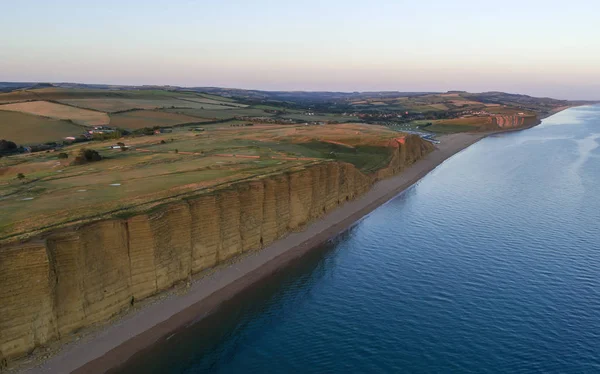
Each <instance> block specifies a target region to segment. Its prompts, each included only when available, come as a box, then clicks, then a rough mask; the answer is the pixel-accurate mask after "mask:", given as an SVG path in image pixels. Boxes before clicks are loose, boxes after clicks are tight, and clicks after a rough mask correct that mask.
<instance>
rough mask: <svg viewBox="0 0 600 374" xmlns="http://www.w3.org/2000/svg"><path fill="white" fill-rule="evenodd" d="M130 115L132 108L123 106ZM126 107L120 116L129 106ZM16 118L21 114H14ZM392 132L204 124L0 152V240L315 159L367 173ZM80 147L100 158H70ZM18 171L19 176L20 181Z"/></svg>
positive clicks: (377, 164) (381, 160) (385, 157)
mask: <svg viewBox="0 0 600 374" xmlns="http://www.w3.org/2000/svg"><path fill="white" fill-rule="evenodd" d="M129 113H135V112H129ZM129 113H123V114H129ZM14 114H18V115H21V116H23V114H19V113H14ZM397 136H398V133H397V132H395V131H391V130H389V129H387V128H385V127H380V126H369V125H330V126H302V125H297V126H294V125H255V126H252V127H231V126H229V125H227V124H215V125H211V126H206V127H205V131H203V132H199V133H198V132H193V131H188V130H187V129H185V128H177V129H175V130H174V131H173V133H169V134H162V135H155V136H142V137H132V138H124V139H122V140H121V141H123V142H125V143H126V144H127V145H128V146H129V147H130V148H129V150H127V151H121V150H113V149H110V148H109V146H110V145H112V144H114V142H115V140H111V141H105V142H92V143H84V144H76V145H72V146H68V147H66V148H64V150H63V151H62V152H66V153H68V154H69V155H70V156H69V158H68V159H58V157H57V153H45V152H44V153H33V154H22V155H15V156H9V157H3V158H0V210H1V211H2V215H0V239H2V238H6V237H8V236H11V235H16V234H19V233H25V232H31V231H33V230H37V229H40V228H44V227H51V226H52V225H61V224H65V223H67V222H70V221H73V220H85V219H89V218H91V217H95V216H97V215H99V214H100V215H105V214H108V215H111V214H121V213H123V212H124V211H127V212H135V211H140V210H144V209H148V208H149V207H152V206H153V205H155V204H159V203H162V202H165V201H166V200H168V199H171V198H173V197H174V196H179V197H183V196H187V195H189V194H195V193H197V191H198V190H202V189H204V188H209V187H214V186H216V185H220V184H223V183H231V182H233V181H236V180H243V179H247V178H251V177H254V176H257V175H264V174H268V173H279V172H283V171H285V170H289V169H290V168H295V167H302V166H306V165H309V164H312V163H315V162H326V161H327V160H339V161H345V162H350V163H352V164H354V165H356V166H357V167H359V168H361V169H362V170H364V171H365V172H371V171H375V170H377V169H379V168H381V167H383V166H385V165H387V162H388V161H389V157H390V151H389V149H388V148H387V145H388V144H389V140H390V139H391V138H394V137H397ZM82 147H91V148H93V149H95V150H97V151H98V152H99V153H100V154H101V155H102V156H103V158H104V159H103V160H101V161H99V162H94V163H89V164H84V165H71V161H72V159H73V157H74V155H75V154H76V153H77V152H78V150H79V149H80V148H82ZM19 173H22V174H24V175H25V179H23V180H19V179H18V178H17V175H18V174H19Z"/></svg>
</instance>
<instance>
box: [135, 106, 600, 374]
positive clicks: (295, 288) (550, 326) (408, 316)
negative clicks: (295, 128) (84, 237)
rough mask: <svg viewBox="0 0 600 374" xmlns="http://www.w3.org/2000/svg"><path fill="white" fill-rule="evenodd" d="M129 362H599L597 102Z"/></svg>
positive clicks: (239, 368) (149, 365)
mask: <svg viewBox="0 0 600 374" xmlns="http://www.w3.org/2000/svg"><path fill="white" fill-rule="evenodd" d="M123 372H145V373H205V372H215V373H242V372H244V373H246V372H277V373H304V372H320V373H323V372H327V373H365V372H411V373H436V372H438V373H448V372H457V373H458V372H461V373H485V372H490V373H491V372H510V373H516V372H557V373H558V372H560V373H581V372H590V373H597V372H600V107H597V106H596V107H581V108H573V109H569V110H567V111H565V112H562V113H559V114H557V115H555V116H553V117H550V118H548V119H546V120H544V122H543V124H542V125H540V126H538V127H535V128H532V129H529V130H526V131H521V132H516V133H509V134H502V135H498V136H493V137H490V138H487V139H484V140H482V141H481V142H479V143H477V144H475V145H473V146H472V147H470V148H468V149H467V150H465V151H463V152H461V153H459V154H458V155H456V156H454V157H453V158H451V159H449V160H447V161H446V162H445V163H444V164H442V165H441V166H440V167H438V168H437V169H436V170H434V171H433V172H432V173H430V174H429V175H427V176H426V177H425V178H423V179H422V180H421V181H420V182H419V183H418V184H416V185H415V186H413V187H412V188H410V189H409V190H408V191H406V192H405V193H403V194H401V195H400V196H398V197H397V198H395V199H393V200H392V201H390V202H389V203H387V204H386V205H384V206H382V207H380V208H378V209H377V210H375V211H374V212H373V213H372V214H371V215H369V216H368V217H366V218H365V219H364V220H362V221H361V222H359V223H358V224H357V225H355V226H354V227H353V228H352V229H351V230H350V231H349V232H347V233H345V234H343V235H341V236H340V237H338V238H336V239H335V240H334V241H333V242H332V243H329V244H328V245H326V246H324V247H323V248H320V249H319V250H318V251H316V252H314V253H312V254H311V255H309V256H308V257H306V258H304V259H302V260H301V261H300V262H297V263H295V264H294V266H292V267H291V268H288V269H285V270H284V271H282V272H280V274H277V275H276V276H274V277H272V278H271V279H269V280H267V281H266V282H263V283H261V284H260V285H259V286H258V287H255V288H253V289H252V290H250V291H248V292H246V293H245V294H244V295H243V296H242V297H239V298H237V299H235V300H232V301H231V302H229V303H228V304H227V305H225V306H224V307H223V310H222V312H221V313H219V314H218V315H215V316H212V317H211V318H209V319H207V320H205V321H204V322H202V323H200V324H198V325H196V326H194V327H193V328H190V329H188V330H186V331H184V332H182V333H179V334H176V335H175V336H173V337H171V338H170V339H169V341H168V342H167V343H166V344H164V345H162V346H160V347H157V348H155V349H153V350H152V351H151V352H149V353H146V354H144V355H141V356H140V357H138V358H137V359H135V360H133V361H132V362H131V363H130V364H129V365H128V366H127V367H125V368H123Z"/></svg>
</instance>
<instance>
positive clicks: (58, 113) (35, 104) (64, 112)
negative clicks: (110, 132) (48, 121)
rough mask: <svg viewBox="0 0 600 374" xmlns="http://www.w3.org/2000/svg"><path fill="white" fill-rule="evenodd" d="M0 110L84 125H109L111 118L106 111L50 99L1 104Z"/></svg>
mask: <svg viewBox="0 0 600 374" xmlns="http://www.w3.org/2000/svg"><path fill="white" fill-rule="evenodd" d="M0 110H9V111H14V112H21V113H28V114H33V115H37V116H42V117H48V118H55V119H65V120H71V121H73V122H75V123H77V124H82V125H90V126H91V125H107V124H108V123H109V122H110V119H109V117H108V115H107V114H106V113H102V112H97V111H93V110H86V109H80V108H75V107H72V106H68V105H61V104H55V103H50V102H48V101H29V102H23V103H15V104H4V105H0Z"/></svg>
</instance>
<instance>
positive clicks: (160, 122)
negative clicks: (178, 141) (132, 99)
mask: <svg viewBox="0 0 600 374" xmlns="http://www.w3.org/2000/svg"><path fill="white" fill-rule="evenodd" d="M195 122H202V120H201V119H198V118H196V117H191V116H187V115H184V114H177V113H167V112H161V111H157V110H135V111H132V112H124V113H115V114H111V115H110V125H111V126H114V127H118V128H121V129H126V130H137V129H141V128H144V127H154V126H162V127H170V126H175V125H179V124H182V123H195Z"/></svg>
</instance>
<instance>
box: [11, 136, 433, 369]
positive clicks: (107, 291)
mask: <svg viewBox="0 0 600 374" xmlns="http://www.w3.org/2000/svg"><path fill="white" fill-rule="evenodd" d="M391 149H392V154H391V159H390V162H389V165H388V166H387V167H386V168H384V169H382V170H380V171H378V172H377V173H376V174H374V175H366V174H364V173H362V172H361V171H360V170H358V169H357V168H356V167H355V166H354V165H352V164H348V163H342V162H333V161H329V162H321V163H316V164H314V165H312V166H309V167H306V168H299V169H297V170H288V171H286V172H284V173H281V174H277V175H270V176H265V177H263V178H261V179H254V180H251V181H246V182H243V183H238V184H232V185H229V186H227V187H225V188H222V189H218V190H212V191H209V192H205V193H202V194H199V195H197V196H194V197H190V198H188V199H187V200H183V201H179V202H175V203H172V204H169V205H165V206H162V207H157V208H154V209H153V211H151V212H147V213H144V214H139V215H136V216H133V217H129V218H127V219H108V220H103V221H97V222H93V223H90V224H85V225H81V226H72V227H67V228H63V229H61V230H58V231H55V232H48V233H46V234H44V235H42V236H40V237H37V238H34V239H30V240H28V241H27V242H24V243H10V244H5V245H3V246H2V247H1V248H0V360H3V359H13V358H18V357H20V356H23V355H25V354H27V353H28V352H31V351H32V350H33V349H35V348H36V347H38V346H43V345H44V344H46V343H48V342H49V341H52V340H56V339H66V340H68V339H69V336H70V335H72V334H73V333H75V332H77V331H78V330H80V329H82V328H84V327H87V326H90V325H94V324H99V323H103V322H106V321H108V320H109V319H110V318H111V317H113V316H115V315H117V314H119V313H121V312H123V311H124V310H127V309H128V308H130V307H131V305H133V304H134V303H135V302H136V301H138V300H141V299H144V298H146V297H148V296H151V295H154V294H156V293H158V292H160V291H162V290H165V289H168V288H170V287H172V286H173V285H175V284H177V283H178V282H185V281H187V280H189V279H190V278H191V276H192V275H194V274H196V273H199V272H202V271H204V270H206V269H209V268H211V267H213V266H215V265H217V264H219V263H222V262H224V261H227V260H229V259H231V258H233V257H235V256H238V255H240V254H242V253H244V252H248V251H253V250H259V249H261V248H264V247H265V246H267V245H269V244H270V243H273V242H274V241H275V240H277V239H279V238H281V237H283V236H285V235H287V234H288V233H290V232H291V231H295V230H301V229H302V227H303V226H304V225H306V224H307V223H309V222H310V221H312V220H315V219H317V218H319V217H321V216H322V215H324V214H325V213H327V212H329V211H331V210H333V209H335V207H337V206H338V205H340V204H343V203H345V202H346V201H348V200H353V199H355V198H357V197H359V196H360V195H362V194H364V193H365V192H366V191H368V190H369V189H370V188H371V186H372V184H373V183H374V182H375V181H376V180H378V179H382V178H385V177H388V176H391V175H394V174H396V173H398V172H401V171H402V170H403V169H404V168H405V167H406V166H408V165H410V164H412V163H414V162H415V161H416V160H418V159H419V158H421V157H423V156H424V155H425V154H427V153H428V152H430V151H431V150H432V149H433V147H432V145H431V144H429V143H427V142H424V141H423V140H421V139H420V138H419V137H418V136H413V135H408V136H406V137H403V138H400V139H395V140H393V142H392V143H391Z"/></svg>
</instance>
